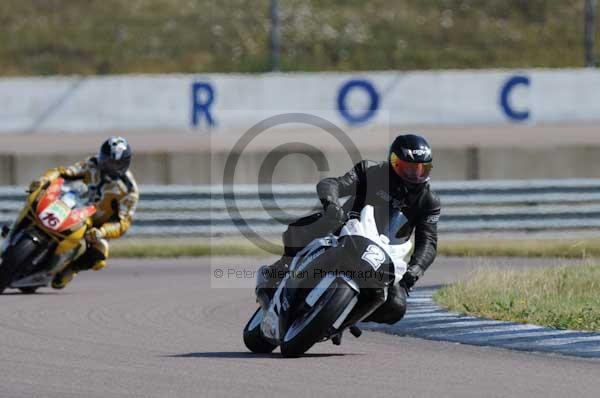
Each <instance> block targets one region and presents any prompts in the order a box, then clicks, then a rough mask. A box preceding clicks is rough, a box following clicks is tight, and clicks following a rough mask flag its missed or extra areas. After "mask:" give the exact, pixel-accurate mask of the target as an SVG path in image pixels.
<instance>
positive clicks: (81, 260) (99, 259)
mask: <svg viewBox="0 0 600 398" xmlns="http://www.w3.org/2000/svg"><path fill="white" fill-rule="evenodd" d="M105 265H106V256H105V255H104V253H102V252H100V251H99V250H96V248H95V247H90V248H88V249H87V250H86V252H85V253H83V254H82V255H81V256H79V257H78V258H76V259H75V260H74V261H73V262H72V263H71V264H70V265H69V266H68V267H67V268H65V269H64V270H62V271H61V272H59V273H58V274H56V275H55V276H54V278H53V279H52V287H53V288H54V289H64V287H65V286H67V284H68V283H69V282H71V281H72V280H73V277H74V276H75V275H76V274H77V273H78V272H79V271H87V270H89V269H93V270H94V271H99V270H101V269H102V268H104V266H105Z"/></svg>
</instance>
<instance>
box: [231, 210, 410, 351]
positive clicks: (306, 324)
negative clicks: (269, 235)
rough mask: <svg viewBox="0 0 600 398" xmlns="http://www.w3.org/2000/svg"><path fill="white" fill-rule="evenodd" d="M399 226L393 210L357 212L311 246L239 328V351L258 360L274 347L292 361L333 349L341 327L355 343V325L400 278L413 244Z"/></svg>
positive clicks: (402, 219) (357, 332)
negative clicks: (322, 345) (326, 345)
mask: <svg viewBox="0 0 600 398" xmlns="http://www.w3.org/2000/svg"><path fill="white" fill-rule="evenodd" d="M405 226H407V220H406V218H405V217H404V215H403V214H402V213H401V212H400V211H398V210H396V209H390V208H388V207H387V206H386V207H385V208H381V207H376V208H375V207H373V206H365V207H364V208H363V210H362V211H361V213H360V215H359V216H358V217H357V214H354V215H352V216H351V217H349V218H348V220H347V221H346V222H345V224H344V225H343V226H342V228H341V229H340V231H339V233H338V234H337V235H334V234H330V235H328V236H326V237H323V238H319V239H315V240H313V241H312V242H311V243H310V244H308V245H307V246H306V247H305V248H304V249H302V250H301V251H300V252H299V253H298V254H297V255H296V256H295V257H294V258H293V260H292V262H291V264H290V267H289V272H288V273H287V274H286V276H285V277H284V279H283V280H282V281H281V282H280V283H279V285H278V286H277V288H276V290H275V293H274V295H273V298H272V299H271V300H270V301H269V302H268V303H266V302H261V300H260V299H259V300H258V301H259V302H261V307H259V308H258V309H257V310H256V312H255V313H254V314H253V315H252V317H251V318H250V320H249V321H248V323H247V324H246V326H245V327H244V331H243V339H244V344H245V345H246V347H247V348H248V349H249V350H250V351H252V352H254V353H263V354H264V353H270V352H272V351H273V350H274V349H275V348H277V347H278V346H279V347H280V349H281V354H282V355H283V356H284V357H299V356H301V355H302V354H304V353H305V352H306V351H308V350H309V349H310V348H311V347H312V346H313V345H314V344H316V343H318V342H321V341H326V340H329V339H331V340H332V342H333V343H334V344H336V345H339V343H340V341H341V335H342V333H343V332H344V330H345V329H350V332H351V333H352V334H353V335H354V336H355V337H359V336H360V334H361V331H360V329H359V328H358V327H357V326H356V324H357V323H358V322H360V321H362V320H363V319H365V318H366V317H367V316H368V315H370V314H371V313H373V312H374V311H375V310H376V309H377V308H378V307H379V306H380V305H381V304H383V303H384V302H385V300H386V297H387V290H388V288H389V287H390V286H391V285H392V284H395V283H399V282H400V280H401V279H402V276H403V275H404V273H405V272H406V269H407V263H408V260H409V258H410V257H409V256H410V253H411V251H412V245H413V244H412V241H411V240H410V231H411V230H410V228H406V227H405ZM403 227H404V228H403ZM406 231H409V232H406ZM405 235H408V236H405Z"/></svg>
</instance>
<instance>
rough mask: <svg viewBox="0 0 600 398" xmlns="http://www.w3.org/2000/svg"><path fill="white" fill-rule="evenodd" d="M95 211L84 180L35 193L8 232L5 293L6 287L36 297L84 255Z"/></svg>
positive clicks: (51, 184) (2, 271) (0, 278)
mask: <svg viewBox="0 0 600 398" xmlns="http://www.w3.org/2000/svg"><path fill="white" fill-rule="evenodd" d="M96 210H97V209H96V207H95V206H94V205H90V204H88V200H87V187H86V186H85V184H83V183H82V182H81V181H70V180H65V179H63V178H57V179H55V180H53V181H47V182H45V183H44V184H42V185H41V186H40V187H39V188H37V189H35V190H33V191H31V192H30V193H29V196H28V198H27V203H26V205H25V207H24V208H23V210H22V211H21V213H20V214H19V217H18V218H17V220H16V222H15V223H14V225H13V227H12V228H8V227H4V228H3V229H2V236H3V237H4V238H5V239H4V241H3V243H2V249H1V251H0V253H1V257H0V294H2V292H4V290H5V289H6V288H12V289H19V290H20V291H21V292H22V293H26V294H32V293H35V292H36V290H37V289H38V288H40V287H46V286H49V285H50V283H51V281H52V278H53V277H54V275H56V274H57V273H58V272H60V271H62V270H63V269H64V268H66V267H67V266H68V265H69V264H70V263H71V262H72V261H74V260H75V259H76V258H78V257H79V256H80V255H82V254H83V253H84V252H85V249H86V247H85V240H84V239H83V238H84V236H85V233H86V232H87V230H88V229H89V228H90V227H91V225H92V219H91V218H92V216H93V215H94V213H96Z"/></svg>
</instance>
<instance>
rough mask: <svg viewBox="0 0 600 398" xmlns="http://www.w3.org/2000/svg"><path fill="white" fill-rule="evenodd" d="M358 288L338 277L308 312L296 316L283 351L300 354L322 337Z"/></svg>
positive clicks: (284, 354) (297, 355) (282, 352)
mask: <svg viewBox="0 0 600 398" xmlns="http://www.w3.org/2000/svg"><path fill="white" fill-rule="evenodd" d="M355 295H356V292H355V291H354V290H353V289H352V288H351V287H350V286H348V284H347V283H346V282H344V281H343V280H341V279H338V280H336V281H335V282H333V283H332V284H331V286H329V288H327V291H326V292H325V293H324V294H323V295H322V296H321V297H320V298H319V300H317V302H316V303H315V304H314V306H313V307H312V308H311V310H310V311H308V312H307V313H306V314H305V315H304V316H302V317H300V318H298V319H295V320H294V322H292V324H291V325H290V327H289V328H288V329H287V331H286V333H285V335H284V336H283V339H282V343H281V354H282V355H283V356H284V357H287V358H297V357H299V356H301V355H302V354H304V353H305V352H306V351H308V350H309V349H310V348H311V347H312V346H313V345H315V343H317V342H318V341H319V340H321V339H322V338H323V337H324V336H325V334H326V333H327V331H328V330H329V328H330V327H331V326H332V325H333V323H334V322H335V321H336V319H337V318H338V317H339V316H340V315H341V314H342V312H343V311H344V310H345V309H346V307H347V306H348V305H349V303H350V301H351V300H352V299H353V298H354V296H355Z"/></svg>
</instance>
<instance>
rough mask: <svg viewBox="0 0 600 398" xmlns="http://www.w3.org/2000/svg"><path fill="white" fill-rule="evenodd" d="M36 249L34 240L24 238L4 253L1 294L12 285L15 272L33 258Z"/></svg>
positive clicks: (0, 271) (0, 272)
mask: <svg viewBox="0 0 600 398" xmlns="http://www.w3.org/2000/svg"><path fill="white" fill-rule="evenodd" d="M36 247H37V246H36V244H35V242H34V241H33V240H31V239H28V238H27V237H24V238H23V239H22V240H20V241H19V242H18V243H17V244H16V245H15V246H13V247H10V248H8V249H7V250H6V251H5V252H4V256H3V258H2V263H1V264H0V294H2V293H3V292H4V290H5V289H6V288H7V287H8V285H10V283H11V282H12V279H13V277H14V275H15V272H16V271H17V270H18V269H19V268H21V267H22V266H23V263H25V261H27V259H29V258H30V257H31V255H32V254H33V253H34V252H35V250H36Z"/></svg>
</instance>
